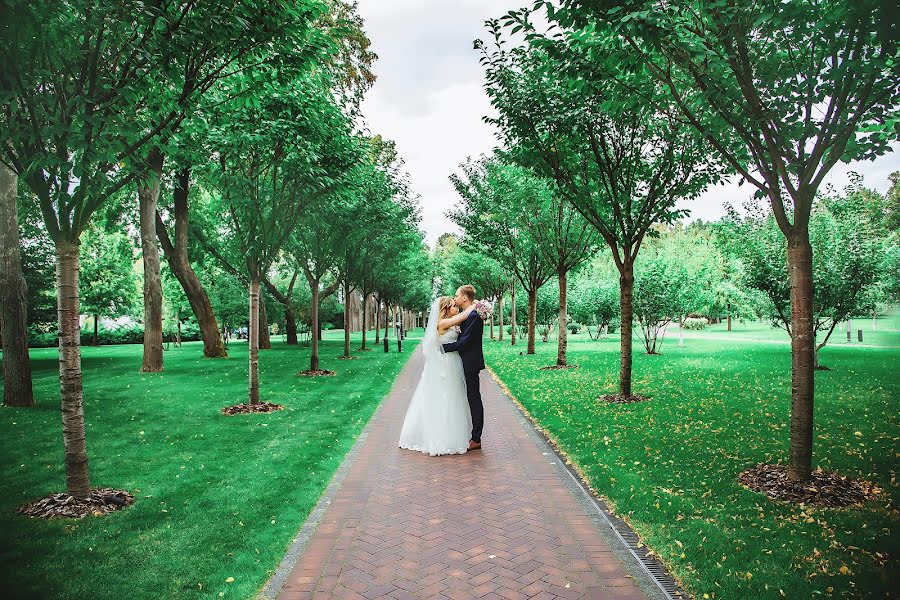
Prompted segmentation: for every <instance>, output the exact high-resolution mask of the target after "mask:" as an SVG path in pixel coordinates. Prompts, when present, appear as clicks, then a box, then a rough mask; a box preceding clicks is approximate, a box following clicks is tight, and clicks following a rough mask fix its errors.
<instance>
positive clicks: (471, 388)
mask: <svg viewBox="0 0 900 600" xmlns="http://www.w3.org/2000/svg"><path fill="white" fill-rule="evenodd" d="M478 373H479V371H465V377H466V395H467V397H468V400H469V410H470V411H472V440H473V441H476V442H480V441H481V431H482V429H484V404H482V402H481V382H480V380H479V378H478Z"/></svg>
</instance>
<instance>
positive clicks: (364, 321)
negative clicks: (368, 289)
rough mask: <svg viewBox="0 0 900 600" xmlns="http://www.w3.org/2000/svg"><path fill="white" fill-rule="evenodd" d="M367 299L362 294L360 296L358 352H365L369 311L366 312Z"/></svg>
mask: <svg viewBox="0 0 900 600" xmlns="http://www.w3.org/2000/svg"><path fill="white" fill-rule="evenodd" d="M368 299H369V297H368V296H367V295H366V293H365V292H363V295H362V346H360V348H359V349H360V350H366V326H367V325H368V324H367V323H366V317H367V316H368V313H369V311H368V310H366V309H367V308H368V306H367V305H368Z"/></svg>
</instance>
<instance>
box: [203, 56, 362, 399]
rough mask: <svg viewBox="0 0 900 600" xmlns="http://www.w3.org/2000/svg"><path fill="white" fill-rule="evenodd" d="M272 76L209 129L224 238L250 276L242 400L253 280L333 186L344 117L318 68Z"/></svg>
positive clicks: (254, 337) (253, 376) (252, 324)
mask: <svg viewBox="0 0 900 600" xmlns="http://www.w3.org/2000/svg"><path fill="white" fill-rule="evenodd" d="M291 75H292V77H291V78H289V79H286V80H283V81H282V80H279V74H278V73H277V72H271V76H272V79H271V80H270V81H269V82H267V84H266V85H267V86H272V87H271V89H269V91H268V93H263V94H261V97H260V99H259V102H258V103H256V102H251V103H246V102H243V101H238V102H235V103H234V104H233V105H232V106H231V107H230V110H228V111H227V112H225V113H223V118H222V119H221V120H220V121H219V122H218V123H217V125H216V127H215V129H214V131H213V132H212V134H211V136H212V140H213V143H214V145H215V147H217V148H218V150H219V154H220V158H219V165H218V166H217V168H215V169H214V170H212V171H211V172H210V176H211V179H212V181H213V182H214V185H216V186H217V190H218V193H219V196H218V198H217V200H218V202H219V203H220V205H221V213H222V214H227V215H228V230H227V233H226V235H225V241H226V243H227V244H228V245H229V247H230V251H231V254H232V255H233V256H234V255H236V256H241V257H243V263H244V270H245V272H246V274H247V279H248V281H249V305H250V309H249V330H250V332H251V333H250V337H249V344H248V345H249V352H248V355H249V386H248V387H249V393H248V395H249V403H250V404H251V405H253V404H257V403H259V354H258V353H259V329H260V321H259V304H260V281H261V279H262V277H263V275H264V274H265V273H266V272H267V271H268V269H269V267H270V266H271V265H272V264H273V262H274V261H275V259H276V258H277V256H278V254H279V252H280V251H281V249H282V247H283V246H284V244H285V243H286V242H287V240H288V238H289V236H290V234H291V232H292V231H293V229H294V227H295V226H296V223H297V221H298V219H299V218H300V214H301V211H302V209H303V207H304V205H305V204H306V203H307V202H309V201H311V200H313V199H315V198H316V197H317V196H320V195H327V194H328V193H330V192H331V190H332V189H333V188H334V186H335V184H336V178H337V176H339V175H340V173H336V169H335V168H334V165H335V164H344V163H343V161H344V160H345V158H346V156H345V155H346V148H347V146H348V145H349V139H350V138H349V123H348V121H347V119H346V117H345V116H344V115H343V113H342V112H341V109H340V107H338V106H336V105H335V104H334V101H333V99H332V98H331V96H330V94H331V91H330V88H329V82H328V80H327V78H324V77H323V76H322V75H319V74H315V75H313V74H310V75H307V76H306V77H302V78H301V77H298V76H297V74H296V73H293V74H291Z"/></svg>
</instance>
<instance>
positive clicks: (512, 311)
mask: <svg viewBox="0 0 900 600" xmlns="http://www.w3.org/2000/svg"><path fill="white" fill-rule="evenodd" d="M510 290H511V291H510V295H511V296H512V298H511V301H512V303H511V304H510V306H509V324H510V332H509V337H510V339H511V340H512V341H511V343H510V346H515V345H516V282H515V281H513V285H512V287H511V288H510Z"/></svg>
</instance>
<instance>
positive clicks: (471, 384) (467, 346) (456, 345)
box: [443, 310, 484, 442]
mask: <svg viewBox="0 0 900 600" xmlns="http://www.w3.org/2000/svg"><path fill="white" fill-rule="evenodd" d="M460 329H461V330H462V332H461V333H460V334H459V339H458V340H456V341H455V342H451V343H449V344H444V347H443V350H444V352H459V357H460V358H461V359H462V364H463V373H464V374H465V376H466V394H467V396H468V399H469V410H470V411H471V412H472V439H473V440H474V441H476V442H480V441H481V431H482V429H484V405H483V404H482V402H481V386H480V385H479V381H478V373H479V371H481V370H482V369H484V352H483V351H482V349H481V338H482V337H483V335H484V321H483V320H482V319H481V317H479V316H478V313H477V312H475V311H474V310H473V311H472V312H471V314H469V316H468V317H467V318H466V320H465V321H464V322H463V324H462V325H461V326H460Z"/></svg>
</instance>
